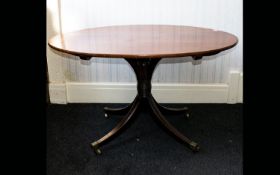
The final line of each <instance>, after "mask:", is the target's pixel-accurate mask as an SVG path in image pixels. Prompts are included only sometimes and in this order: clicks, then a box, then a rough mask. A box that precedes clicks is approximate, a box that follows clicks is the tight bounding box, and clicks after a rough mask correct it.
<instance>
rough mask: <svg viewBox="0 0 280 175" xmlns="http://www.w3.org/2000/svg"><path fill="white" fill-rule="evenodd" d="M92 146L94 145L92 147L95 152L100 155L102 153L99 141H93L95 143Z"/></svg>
mask: <svg viewBox="0 0 280 175" xmlns="http://www.w3.org/2000/svg"><path fill="white" fill-rule="evenodd" d="M91 146H92V148H93V150H94V152H95V154H97V155H100V154H101V153H102V152H101V150H100V148H99V146H98V143H97V142H93V143H92V144H91Z"/></svg>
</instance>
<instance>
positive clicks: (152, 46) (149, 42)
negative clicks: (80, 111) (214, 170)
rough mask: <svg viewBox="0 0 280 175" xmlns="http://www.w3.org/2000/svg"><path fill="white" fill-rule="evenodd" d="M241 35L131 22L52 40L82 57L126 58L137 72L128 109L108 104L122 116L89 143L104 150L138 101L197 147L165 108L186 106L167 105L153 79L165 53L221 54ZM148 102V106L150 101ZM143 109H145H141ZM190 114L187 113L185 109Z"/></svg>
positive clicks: (53, 45) (133, 112) (111, 111)
mask: <svg viewBox="0 0 280 175" xmlns="http://www.w3.org/2000/svg"><path fill="white" fill-rule="evenodd" d="M237 41H238V40H237V38H236V37H235V36H234V35H232V34H229V33H226V32H222V31H214V30H211V29H205V28H197V27H189V26H171V25H130V26H109V27H100V28H93V29H85V30H81V31H76V32H72V33H67V34H62V35H58V36H55V37H53V38H51V39H50V40H49V43H48V44H49V46H50V47H51V48H53V49H56V50H59V51H62V52H65V53H69V54H73V55H77V56H79V57H80V58H81V59H83V60H89V59H91V57H109V58H125V60H126V61H127V62H128V63H129V64H130V65H131V67H132V68H133V70H134V72H135V74H136V77H137V92H138V94H137V96H136V97H135V99H134V101H133V102H132V103H131V104H130V105H129V106H127V107H124V108H116V109H115V108H108V107H106V108H104V111H105V117H107V116H108V114H125V116H124V118H123V119H121V121H120V122H119V123H118V124H117V125H116V127H115V128H113V129H112V130H111V131H110V132H108V133H107V134H106V135H105V136H103V137H102V138H100V139H99V140H97V141H95V142H93V143H92V144H91V145H92V147H93V148H94V151H95V152H96V153H97V154H101V150H100V148H99V146H100V145H102V144H103V143H105V142H106V141H108V140H110V139H111V138H113V136H116V134H117V133H119V132H120V131H121V130H122V129H123V128H124V126H126V125H127V123H128V122H129V121H130V120H131V119H132V118H133V117H134V116H135V115H136V112H137V111H139V110H138V109H139V108H140V106H144V105H145V107H146V106H148V108H149V109H150V110H151V111H152V112H153V113H154V116H155V118H156V119H157V120H158V121H159V122H160V123H161V124H162V126H164V128H166V129H167V130H168V131H169V132H170V133H172V134H173V135H174V136H175V137H176V138H177V139H179V140H180V141H182V142H183V143H185V144H187V145H188V146H189V148H190V149H192V150H193V151H198V150H199V149H200V147H199V146H198V144H197V143H196V142H194V141H192V140H190V139H189V138H187V137H186V136H184V135H183V134H182V133H181V132H179V131H178V130H177V129H176V128H175V127H174V126H172V125H171V124H170V123H169V122H168V120H166V118H165V117H164V116H163V114H162V112H176V113H178V112H187V111H188V108H180V109H176V108H167V107H164V106H161V105H160V104H158V103H157V102H156V100H155V99H154V98H153V96H152V93H151V89H152V84H151V79H152V75H153V71H154V69H155V67H156V65H157V64H158V62H159V61H160V59H161V58H172V57H181V56H192V57H193V59H195V60H198V59H201V58H202V57H203V56H209V55H214V54H217V53H219V52H221V51H223V50H226V49H229V48H232V47H234V46H235V45H236V44H237ZM147 104H148V105H147ZM142 109H143V108H142ZM187 116H188V114H187Z"/></svg>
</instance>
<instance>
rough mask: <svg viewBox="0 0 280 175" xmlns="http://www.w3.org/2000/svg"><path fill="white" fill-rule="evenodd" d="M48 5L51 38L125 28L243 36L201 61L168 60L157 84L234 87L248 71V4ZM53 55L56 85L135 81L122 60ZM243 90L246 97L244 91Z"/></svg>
mask: <svg viewBox="0 0 280 175" xmlns="http://www.w3.org/2000/svg"><path fill="white" fill-rule="evenodd" d="M47 4H48V5H47V7H48V12H47V13H48V15H47V17H48V20H47V22H48V24H47V25H48V29H47V38H49V37H51V36H53V35H55V34H58V33H60V32H69V31H73V30H77V29H83V28H89V27H98V26H106V25H119V24H175V25H191V26H198V27H208V28H213V29H217V30H224V31H227V32H230V33H232V34H234V35H236V36H237V37H238V39H239V43H238V45H237V46H236V47H234V48H233V49H230V50H229V51H226V52H222V53H220V54H218V55H215V56H209V57H204V59H203V61H201V62H194V61H192V59H191V58H190V57H183V58H176V59H172V60H171V59H170V60H168V59H164V60H162V61H161V62H160V65H159V66H158V67H157V69H156V71H155V73H154V76H153V82H154V83H177V84H217V83H219V84H228V83H229V77H230V72H239V73H240V74H241V73H242V59H243V57H242V47H243V46H242V45H243V38H242V23H243V21H242V15H243V14H242V13H243V12H242V0H141V1H140V0H48V1H47ZM47 57H48V66H49V76H50V83H51V84H52V85H55V84H57V85H60V87H63V86H65V85H66V84H67V83H66V82H78V83H84V82H88V83H95V82H98V83H102V82H116V83H117V82H118V83H121V82H135V76H134V73H133V72H132V70H131V68H130V67H129V66H128V64H127V63H126V62H125V61H124V60H122V59H106V58H93V59H91V61H89V62H87V61H81V60H79V59H78V58H77V57H75V56H70V55H65V54H61V53H57V52H54V51H52V50H50V49H49V48H48V50H47ZM69 58H70V59H69ZM237 82H238V83H241V82H239V80H238V81H237ZM235 87H240V84H237V85H235ZM241 88H242V87H241ZM56 89H57V88H56ZM65 91H66V90H65ZM237 92H240V93H242V91H241V90H240V89H239V90H237ZM56 93H58V92H56ZM61 93H67V92H62V91H61ZM51 94H54V93H51ZM58 96H59V95H57V94H56V95H51V98H53V99H55V98H57V97H58ZM63 96H65V98H66V101H67V95H65V94H63ZM51 101H52V99H51ZM239 101H240V100H239ZM214 102H215V101H214ZM217 102H218V101H217Z"/></svg>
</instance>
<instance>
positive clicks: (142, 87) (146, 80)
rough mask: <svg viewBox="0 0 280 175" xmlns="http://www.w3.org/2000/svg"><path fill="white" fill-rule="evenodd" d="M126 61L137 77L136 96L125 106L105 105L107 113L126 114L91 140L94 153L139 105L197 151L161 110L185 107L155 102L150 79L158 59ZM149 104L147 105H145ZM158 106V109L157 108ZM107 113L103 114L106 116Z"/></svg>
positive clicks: (193, 144)
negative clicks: (165, 105)
mask: <svg viewBox="0 0 280 175" xmlns="http://www.w3.org/2000/svg"><path fill="white" fill-rule="evenodd" d="M126 61H127V62H128V63H129V64H130V65H131V67H132V68H133V70H134V72H135V74H136V78H137V92H138V93H137V96H136V98H135V99H134V101H133V102H132V103H131V105H129V106H127V107H125V108H116V109H114V108H107V107H105V108H104V110H105V112H109V113H111V114H112V113H116V114H119V113H124V112H126V111H128V112H127V114H126V115H125V117H124V118H123V119H122V120H121V121H120V122H119V123H118V124H117V126H116V127H115V128H113V129H112V130H111V131H110V132H108V133H107V134H106V135H105V136H103V137H102V138H101V139H99V140H97V141H95V142H93V143H92V144H91V145H92V147H93V148H94V151H95V153H97V154H101V150H100V148H99V147H100V145H101V144H103V143H104V142H105V141H108V140H109V139H111V138H112V137H113V136H114V135H116V134H117V132H119V131H120V130H121V129H122V128H123V127H124V126H125V125H126V124H127V123H128V122H129V120H131V119H132V118H133V117H134V116H136V112H137V111H139V110H138V108H139V106H148V108H150V110H151V111H152V112H153V113H154V116H155V117H156V119H157V120H158V121H159V122H160V123H161V124H162V125H163V126H164V127H165V128H166V129H167V130H168V131H169V132H171V133H172V134H173V135H174V136H175V137H176V138H177V139H179V140H180V141H182V142H183V143H185V144H187V145H188V146H189V148H191V149H192V150H193V151H198V150H199V149H200V148H199V146H198V144H197V143H196V142H194V141H192V140H190V139H189V138H187V137H186V136H184V135H183V134H182V133H180V132H179V131H178V130H177V129H176V128H175V127H174V126H172V125H171V124H170V123H169V122H168V120H167V119H166V118H165V117H164V116H163V114H162V113H161V111H160V109H161V110H164V111H168V112H186V111H187V110H188V109H187V108H179V109H176V108H167V107H164V106H161V105H160V104H158V103H157V102H156V100H155V99H154V97H153V95H152V93H151V90H152V84H151V79H152V75H153V72H154V69H155V67H156V65H157V63H158V62H159V61H160V59H126ZM147 104H149V105H147ZM159 108H160V109H159ZM106 115H107V114H105V116H106Z"/></svg>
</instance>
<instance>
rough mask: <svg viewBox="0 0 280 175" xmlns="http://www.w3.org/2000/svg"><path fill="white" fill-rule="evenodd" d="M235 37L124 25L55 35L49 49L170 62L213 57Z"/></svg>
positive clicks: (196, 30)
mask: <svg viewBox="0 0 280 175" xmlns="http://www.w3.org/2000/svg"><path fill="white" fill-rule="evenodd" d="M237 41H238V40H237V37H235V36H234V35H232V34H229V33H227V32H223V31H214V30H212V29H206V28H198V27H189V26H172V25H128V26H108V27H99V28H92V29H84V30H80V31H76V32H71V33H66V34H62V35H57V36H55V37H53V38H51V39H50V40H49V42H48V44H49V46H50V47H51V48H53V49H56V50H59V51H62V52H65V53H69V54H73V55H77V56H80V57H81V59H85V60H88V59H90V58H91V57H110V58H171V57H182V56H192V57H194V58H195V59H199V58H201V57H202V56H206V55H213V54H217V53H218V52H221V51H223V50H226V49H229V48H231V47H233V46H235V45H236V44H237Z"/></svg>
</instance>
